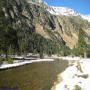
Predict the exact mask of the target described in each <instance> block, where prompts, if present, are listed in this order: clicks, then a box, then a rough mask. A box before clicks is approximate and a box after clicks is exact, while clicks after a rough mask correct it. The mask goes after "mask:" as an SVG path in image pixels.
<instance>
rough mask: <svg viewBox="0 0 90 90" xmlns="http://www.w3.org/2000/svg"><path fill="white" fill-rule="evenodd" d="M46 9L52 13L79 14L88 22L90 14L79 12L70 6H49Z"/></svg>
mask: <svg viewBox="0 0 90 90" xmlns="http://www.w3.org/2000/svg"><path fill="white" fill-rule="evenodd" d="M47 10H48V11H49V12H50V13H51V14H53V15H65V16H81V17H82V18H83V19H86V20H88V21H89V22H90V15H83V14H80V13H79V12H77V11H75V10H73V9H71V8H67V7H55V6H50V8H48V9H47Z"/></svg>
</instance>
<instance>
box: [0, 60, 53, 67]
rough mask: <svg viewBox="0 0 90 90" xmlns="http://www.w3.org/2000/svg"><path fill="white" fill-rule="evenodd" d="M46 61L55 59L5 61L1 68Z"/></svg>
mask: <svg viewBox="0 0 90 90" xmlns="http://www.w3.org/2000/svg"><path fill="white" fill-rule="evenodd" d="M45 61H54V59H37V60H15V61H14V63H13V64H7V63H4V64H2V65H0V69H6V68H12V67H17V66H21V65H25V64H29V63H34V62H45Z"/></svg>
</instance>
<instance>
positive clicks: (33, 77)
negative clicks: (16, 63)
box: [0, 60, 68, 90]
mask: <svg viewBox="0 0 90 90" xmlns="http://www.w3.org/2000/svg"><path fill="white" fill-rule="evenodd" d="M67 66H68V62H67V61H64V60H55V61H53V62H37V63H31V64H28V65H24V66H20V67H16V68H11V69H6V70H1V71H0V90H4V89H5V90H50V89H51V87H52V86H53V84H54V81H55V80H56V76H57V75H58V74H60V73H61V72H63V71H64V70H65V68H66V67H67Z"/></svg>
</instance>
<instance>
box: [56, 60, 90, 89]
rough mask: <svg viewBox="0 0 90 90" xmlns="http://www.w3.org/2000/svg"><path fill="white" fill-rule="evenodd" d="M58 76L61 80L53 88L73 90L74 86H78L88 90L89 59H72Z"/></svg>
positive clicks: (89, 78)
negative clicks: (70, 63) (70, 64)
mask: <svg viewBox="0 0 90 90" xmlns="http://www.w3.org/2000/svg"><path fill="white" fill-rule="evenodd" d="M71 60H72V59H71ZM59 76H60V77H62V79H63V80H62V82H60V83H58V84H57V85H56V86H55V90H75V86H79V88H80V90H90V59H81V60H76V61H74V62H73V63H72V66H69V67H68V68H66V70H65V71H64V72H62V73H61V74H60V75H59Z"/></svg>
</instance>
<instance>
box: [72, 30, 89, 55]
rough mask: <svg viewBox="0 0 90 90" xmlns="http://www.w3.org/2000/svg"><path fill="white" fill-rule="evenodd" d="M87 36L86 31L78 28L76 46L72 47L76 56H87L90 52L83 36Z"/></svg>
mask: <svg viewBox="0 0 90 90" xmlns="http://www.w3.org/2000/svg"><path fill="white" fill-rule="evenodd" d="M86 37H87V35H86V33H85V32H84V31H83V30H82V29H80V30H79V36H78V43H77V45H76V47H75V48H74V49H73V54H74V55H76V56H82V57H85V56H89V53H90V45H89V44H87V43H86V41H85V38H86Z"/></svg>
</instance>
